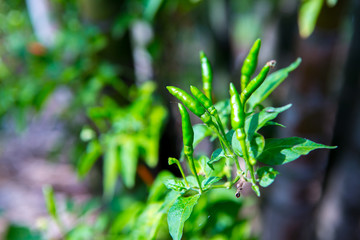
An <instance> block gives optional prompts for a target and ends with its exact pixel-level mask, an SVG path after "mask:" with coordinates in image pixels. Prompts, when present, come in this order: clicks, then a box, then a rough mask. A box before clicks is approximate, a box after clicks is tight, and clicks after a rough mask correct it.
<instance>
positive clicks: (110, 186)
mask: <svg viewBox="0 0 360 240" xmlns="http://www.w3.org/2000/svg"><path fill="white" fill-rule="evenodd" d="M117 156H118V151H117V145H116V144H115V141H113V140H112V141H109V142H108V144H107V148H106V151H105V153H104V170H103V172H104V176H103V178H104V180H103V185H104V196H105V198H107V199H111V198H112V196H113V195H114V191H115V184H116V178H117V173H118V171H117V169H118V166H117V162H118V160H117V159H118V158H117Z"/></svg>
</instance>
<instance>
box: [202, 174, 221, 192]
mask: <svg viewBox="0 0 360 240" xmlns="http://www.w3.org/2000/svg"><path fill="white" fill-rule="evenodd" d="M220 180H221V178H220V177H214V176H212V177H209V178H206V179H204V180H203V181H202V183H201V186H202V188H203V189H206V188H209V187H211V185H213V184H214V183H216V182H218V181H220Z"/></svg>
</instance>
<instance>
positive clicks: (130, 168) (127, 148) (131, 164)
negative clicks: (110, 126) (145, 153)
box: [120, 137, 139, 188]
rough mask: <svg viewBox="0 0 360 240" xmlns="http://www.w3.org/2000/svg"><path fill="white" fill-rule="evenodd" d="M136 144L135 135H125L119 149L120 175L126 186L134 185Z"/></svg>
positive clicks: (136, 156) (137, 153)
mask: <svg viewBox="0 0 360 240" xmlns="http://www.w3.org/2000/svg"><path fill="white" fill-rule="evenodd" d="M138 156H139V151H138V146H137V142H136V139H135V137H127V138H126V139H125V140H124V141H123V144H122V145H121V150H120V162H121V166H122V167H121V177H122V179H123V180H124V184H125V186H126V187H128V188H132V187H134V185H135V177H136V167H137V163H138Z"/></svg>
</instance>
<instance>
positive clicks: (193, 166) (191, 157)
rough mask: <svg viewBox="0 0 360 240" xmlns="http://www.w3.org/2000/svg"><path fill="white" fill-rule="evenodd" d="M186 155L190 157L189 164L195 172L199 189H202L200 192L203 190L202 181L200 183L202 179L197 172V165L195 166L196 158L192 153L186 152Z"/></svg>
mask: <svg viewBox="0 0 360 240" xmlns="http://www.w3.org/2000/svg"><path fill="white" fill-rule="evenodd" d="M186 157H187V158H188V160H189V164H190V168H191V170H192V172H193V174H194V175H195V178H196V181H197V183H198V185H199V190H200V194H201V193H202V192H203V190H202V188H201V183H200V179H199V176H198V174H197V172H196V167H195V162H194V158H193V156H192V154H186Z"/></svg>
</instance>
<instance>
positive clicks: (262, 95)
mask: <svg viewBox="0 0 360 240" xmlns="http://www.w3.org/2000/svg"><path fill="white" fill-rule="evenodd" d="M300 63H301V58H298V59H296V61H295V62H293V63H292V64H290V65H289V66H288V67H286V68H282V69H280V70H278V71H276V72H274V73H272V74H270V75H269V76H268V77H267V78H266V79H265V81H264V82H263V83H262V84H261V86H260V87H259V88H258V89H257V90H256V91H255V92H254V93H253V94H251V96H250V98H249V100H248V101H247V103H248V110H249V111H252V110H253V109H254V108H255V107H256V106H258V105H259V104H260V103H262V102H263V101H264V100H265V99H266V98H267V97H268V96H269V95H270V94H271V93H272V92H273V91H274V90H275V89H276V88H277V87H278V86H279V85H280V83H282V82H283V81H284V80H285V79H286V78H287V77H288V75H289V73H290V72H291V71H293V70H295V69H296V68H297V67H298V66H299V65H300Z"/></svg>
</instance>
